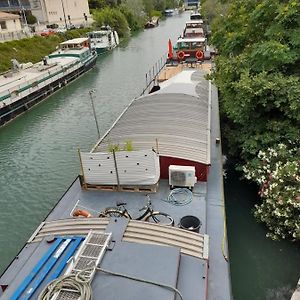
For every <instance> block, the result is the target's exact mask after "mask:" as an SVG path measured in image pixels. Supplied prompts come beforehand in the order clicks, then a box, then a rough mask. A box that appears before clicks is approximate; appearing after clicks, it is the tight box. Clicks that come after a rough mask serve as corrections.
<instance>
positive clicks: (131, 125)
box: [0, 65, 231, 300]
mask: <svg viewBox="0 0 300 300" xmlns="http://www.w3.org/2000/svg"><path fill="white" fill-rule="evenodd" d="M208 68H209V65H208ZM168 69H172V70H174V69H176V70H177V71H178V72H177V75H175V76H174V77H172V78H170V77H169V76H168V77H166V78H165V79H167V80H163V78H162V77H159V89H157V92H154V93H151V94H150V95H143V96H141V97H139V98H137V99H134V100H133V101H132V102H131V103H130V105H129V106H128V107H127V108H126V109H125V110H124V111H123V113H122V114H121V116H120V117H119V118H118V119H117V121H116V122H115V123H114V124H113V125H112V127H111V128H110V129H109V130H108V131H107V133H106V134H105V135H104V136H103V137H102V138H101V139H100V140H99V141H98V142H97V143H96V144H95V146H94V147H93V149H92V150H91V151H88V152H80V166H81V169H82V174H81V176H80V177H79V178H76V180H75V181H74V182H73V184H72V185H71V186H70V187H69V188H68V190H67V192H66V193H65V194H64V196H63V197H62V198H61V199H60V201H59V202H58V203H57V205H56V206H55V207H54V208H53V210H52V211H51V212H50V214H49V215H48V217H47V218H46V219H45V220H44V222H43V223H42V224H41V225H40V226H39V227H38V228H37V230H36V231H35V232H34V233H33V235H32V236H31V237H30V239H29V240H28V242H27V243H26V245H25V246H24V248H23V249H22V250H21V251H20V253H19V254H18V256H17V257H16V258H15V260H14V261H13V262H12V263H11V265H10V266H9V267H8V268H7V269H6V271H5V272H4V273H3V274H2V275H1V277H0V285H1V287H2V288H3V289H4V288H5V287H6V290H5V291H4V294H3V296H2V299H4V300H5V299H22V298H23V297H24V298H25V297H26V298H27V299H39V297H41V296H40V295H41V293H42V295H43V296H45V293H46V292H47V290H45V287H46V286H47V285H48V284H49V282H50V281H51V280H55V281H54V282H53V283H58V281H60V283H62V281H61V280H62V279H63V278H62V277H61V276H62V275H66V276H68V279H70V282H72V283H74V284H76V285H77V284H78V285H84V281H86V282H88V283H87V284H86V285H85V286H86V288H87V289H91V290H92V291H93V299H95V300H98V299H99V300H100V299H107V300H112V299H124V300H129V299H130V300H131V299H140V298H144V299H145V300H150V299H153V298H156V299H160V300H166V299H175V297H179V298H180V297H183V299H190V300H200V299H209V300H211V299H225V300H229V299H231V293H230V278H229V264H228V262H227V260H228V257H227V252H226V234H225V228H224V224H225V219H224V201H223V195H222V177H221V175H220V174H222V172H221V169H222V164H221V155H220V154H221V145H220V144H216V143H215V141H216V138H219V137H220V132H219V123H218V105H217V102H218V99H217V90H216V88H215V87H214V86H213V85H212V84H211V83H210V82H209V81H207V80H206V79H205V75H206V74H207V72H206V71H205V69H204V67H203V66H202V68H199V69H190V68H185V67H183V69H182V70H180V69H179V68H178V69H177V67H173V66H170V67H167V68H165V70H166V71H167V70H168ZM196 177H197V179H196ZM170 186H171V187H172V186H173V187H178V188H180V190H171V189H170ZM189 189H190V190H189ZM191 190H192V191H191ZM176 193H177V194H176ZM180 193H182V194H180ZM147 195H148V196H147ZM149 199H150V200H151V205H153V208H155V211H159V212H164V213H165V215H167V216H171V217H172V219H173V220H174V221H175V222H174V223H175V225H176V226H172V224H173V222H172V223H171V224H170V225H168V226H167V225H166V224H162V223H161V222H159V221H160V220H161V219H159V218H160V217H163V216H165V215H164V214H163V213H160V214H157V213H156V214H154V213H153V212H152V213H151V210H150V209H149V205H150V204H149ZM172 199H175V200H177V204H181V205H175V202H173V201H171V200H172ZM164 200H166V201H164ZM167 200H169V201H167ZM145 204H146V206H147V211H148V212H149V218H147V217H146V216H145V219H142V220H133V219H130V218H129V217H128V213H130V216H131V217H132V218H134V219H138V218H140V216H141V215H143V214H142V213H141V212H139V209H140V208H142V207H143V206H144V205H145ZM112 207H114V209H112ZM125 208H126V211H127V212H126V211H125ZM99 215H100V216H101V217H99ZM120 216H122V217H120ZM124 216H127V218H124ZM153 217H154V218H153ZM146 219H148V221H152V222H145V220H146ZM178 225H179V226H178ZM78 273H79V275H78V276H79V277H78V276H77V277H75V276H74V275H75V274H78ZM72 274H73V275H72ZM81 275H83V277H81ZM43 290H44V292H43ZM55 291H56V292H57V294H56V295H55V296H54V297H53V298H52V297H50V298H49V299H56V300H59V299H65V298H67V297H68V298H67V299H78V298H79V294H78V293H77V292H74V290H72V288H71V287H70V286H69V287H65V288H63V287H62V286H60V288H58V289H57V290H55ZM177 295H178V296H177ZM64 297H65V298H64ZM41 299H42V298H41ZM85 299H90V298H87V297H86V298H85Z"/></svg>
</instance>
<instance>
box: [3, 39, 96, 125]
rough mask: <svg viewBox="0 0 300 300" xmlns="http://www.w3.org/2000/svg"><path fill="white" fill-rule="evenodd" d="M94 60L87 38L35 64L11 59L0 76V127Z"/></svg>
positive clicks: (77, 74) (59, 87)
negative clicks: (7, 67) (8, 68)
mask: <svg viewBox="0 0 300 300" xmlns="http://www.w3.org/2000/svg"><path fill="white" fill-rule="evenodd" d="M96 59H97V53H96V52H95V51H93V50H92V49H91V46H90V41H89V39H88V38H77V39H73V40H69V41H65V42H63V43H61V44H60V45H59V48H58V50H57V51H55V52H54V53H51V54H50V55H49V56H47V57H45V58H44V59H43V61H41V62H38V63H36V64H32V63H26V64H20V63H18V62H17V61H16V60H12V63H13V67H12V70H11V71H9V72H6V73H4V74H2V75H1V76H0V126H2V125H4V124H5V123H6V122H8V121H11V120H12V119H14V118H15V117H16V116H18V115H20V114H22V113H24V112H25V111H27V110H28V109H29V108H31V107H32V106H34V105H35V104H37V103H39V102H40V101H42V100H44V99H45V98H47V97H48V96H49V95H51V94H53V93H54V92H55V91H57V90H59V89H61V88H62V87H63V86H65V85H66V84H68V83H69V82H71V81H73V80H75V79H76V78H78V77H79V76H80V75H82V74H83V73H85V72H86V71H88V70H89V69H91V68H92V67H93V66H94V65H95V63H96Z"/></svg>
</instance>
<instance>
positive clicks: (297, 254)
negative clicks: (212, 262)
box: [225, 171, 300, 300]
mask: <svg viewBox="0 0 300 300" xmlns="http://www.w3.org/2000/svg"><path fill="white" fill-rule="evenodd" d="M239 176H240V174H237V173H235V172H232V171H231V172H228V176H227V179H226V180H225V198H226V210H227V226H228V234H229V253H230V267H231V277H232V289H233V294H234V297H235V299H236V300H254V299H255V300H265V299H266V300H285V299H290V296H291V294H292V292H293V290H294V289H295V286H296V284H297V281H298V278H299V277H300V243H297V244H296V243H292V242H287V241H281V242H275V241H272V240H270V239H267V238H266V233H267V231H266V228H265V227H264V226H263V225H262V224H258V223H256V222H255V220H254V218H253V214H252V209H253V206H254V204H255V203H258V201H259V199H258V197H257V189H256V187H255V186H251V185H249V184H248V183H247V182H245V181H240V180H239Z"/></svg>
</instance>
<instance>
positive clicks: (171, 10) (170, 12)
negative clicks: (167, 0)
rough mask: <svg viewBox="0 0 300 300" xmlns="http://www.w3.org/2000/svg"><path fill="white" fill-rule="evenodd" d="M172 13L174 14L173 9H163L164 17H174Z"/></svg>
mask: <svg viewBox="0 0 300 300" xmlns="http://www.w3.org/2000/svg"><path fill="white" fill-rule="evenodd" d="M174 13H175V11H174V9H171V8H169V9H165V16H166V17H171V16H174Z"/></svg>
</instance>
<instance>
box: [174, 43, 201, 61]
mask: <svg viewBox="0 0 300 300" xmlns="http://www.w3.org/2000/svg"><path fill="white" fill-rule="evenodd" d="M205 43H206V39H205V38H204V37H198V38H179V39H178V40H177V44H176V46H175V47H174V48H175V50H176V57H177V59H178V60H180V61H184V60H186V59H187V58H189V59H190V58H194V59H195V60H204V51H205Z"/></svg>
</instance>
